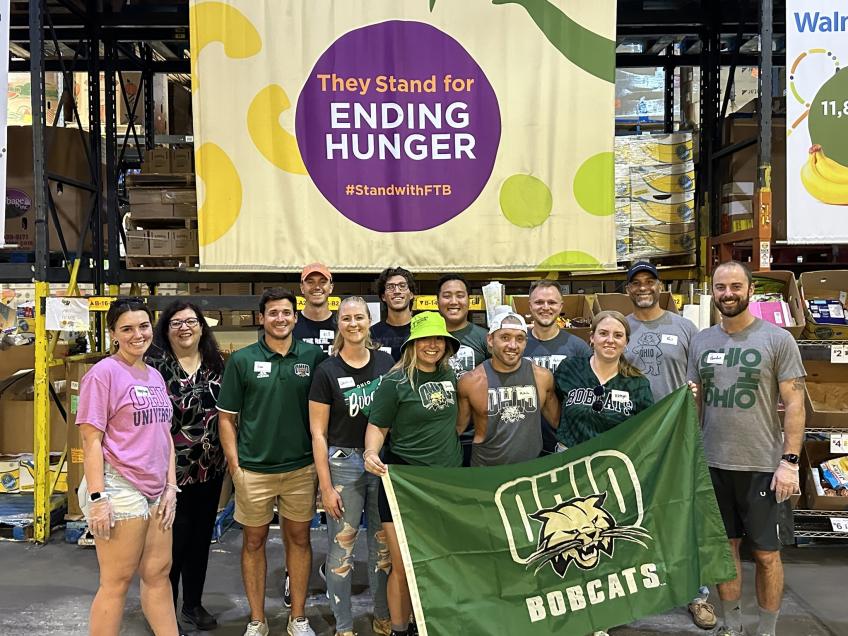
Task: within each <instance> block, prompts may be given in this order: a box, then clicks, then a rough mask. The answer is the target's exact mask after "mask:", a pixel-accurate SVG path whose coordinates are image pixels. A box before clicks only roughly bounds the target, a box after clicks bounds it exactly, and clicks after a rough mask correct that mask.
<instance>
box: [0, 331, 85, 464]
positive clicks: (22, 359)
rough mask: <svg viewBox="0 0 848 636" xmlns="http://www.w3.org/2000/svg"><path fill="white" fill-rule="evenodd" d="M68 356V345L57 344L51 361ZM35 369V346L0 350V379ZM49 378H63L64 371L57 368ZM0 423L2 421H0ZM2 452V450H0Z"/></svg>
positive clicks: (20, 346)
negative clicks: (24, 370)
mask: <svg viewBox="0 0 848 636" xmlns="http://www.w3.org/2000/svg"><path fill="white" fill-rule="evenodd" d="M66 355H68V345H66V344H64V343H58V344H57V345H56V348H55V349H53V359H54V360H58V359H60V358H64V357H65V356H66ZM34 368H35V346H33V345H19V346H15V347H7V348H5V349H0V379H2V378H7V377H9V376H10V375H14V374H15V373H17V372H18V371H21V370H23V369H34ZM50 377H52V378H53V379H54V380H58V379H61V378H63V377H64V371H60V370H58V369H57V368H54V369H53V370H51V374H50ZM0 423H2V420H0ZM0 450H2V449H0Z"/></svg>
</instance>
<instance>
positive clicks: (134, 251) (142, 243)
mask: <svg viewBox="0 0 848 636" xmlns="http://www.w3.org/2000/svg"><path fill="white" fill-rule="evenodd" d="M126 248H127V256H147V255H149V254H150V240H149V237H148V236H147V230H127V246H126Z"/></svg>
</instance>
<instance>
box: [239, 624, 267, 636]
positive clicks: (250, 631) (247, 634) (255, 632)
mask: <svg viewBox="0 0 848 636" xmlns="http://www.w3.org/2000/svg"><path fill="white" fill-rule="evenodd" d="M268 633H269V632H268V623H266V622H265V621H250V622H249V623H248V624H247V629H246V630H244V636H268Z"/></svg>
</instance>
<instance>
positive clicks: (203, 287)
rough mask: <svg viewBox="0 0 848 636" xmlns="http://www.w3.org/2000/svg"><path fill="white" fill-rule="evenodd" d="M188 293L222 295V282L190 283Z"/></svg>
mask: <svg viewBox="0 0 848 636" xmlns="http://www.w3.org/2000/svg"><path fill="white" fill-rule="evenodd" d="M188 293H189V294H191V295H192V296H220V295H221V285H220V283H189V284H188Z"/></svg>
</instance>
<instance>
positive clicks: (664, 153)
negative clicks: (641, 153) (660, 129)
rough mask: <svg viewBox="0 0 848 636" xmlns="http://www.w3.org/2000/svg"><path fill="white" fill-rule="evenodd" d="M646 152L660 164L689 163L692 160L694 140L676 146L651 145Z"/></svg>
mask: <svg viewBox="0 0 848 636" xmlns="http://www.w3.org/2000/svg"><path fill="white" fill-rule="evenodd" d="M645 152H646V153H647V154H648V155H650V156H651V157H653V158H654V159H655V160H656V161H657V162H658V163H677V162H680V161H689V160H690V159H692V140H691V139H688V140H686V141H681V142H679V143H676V144H650V145H648V146H647V147H646V148H645Z"/></svg>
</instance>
